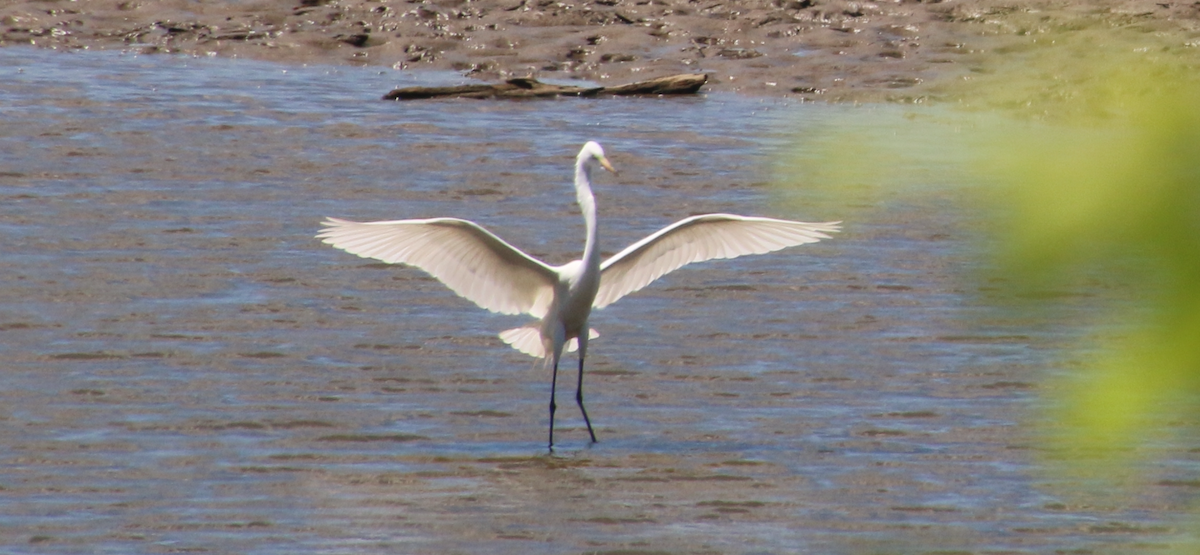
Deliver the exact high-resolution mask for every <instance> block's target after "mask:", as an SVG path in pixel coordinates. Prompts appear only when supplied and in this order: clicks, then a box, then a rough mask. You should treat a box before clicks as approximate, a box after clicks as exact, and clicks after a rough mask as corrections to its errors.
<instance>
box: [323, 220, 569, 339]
mask: <svg viewBox="0 0 1200 555" xmlns="http://www.w3.org/2000/svg"><path fill="white" fill-rule="evenodd" d="M321 223H322V225H324V226H326V227H325V229H322V230H321V232H320V233H319V234H317V238H318V239H321V240H322V241H323V242H325V243H327V244H330V245H333V246H334V247H337V248H339V249H342V250H344V251H346V252H349V253H352V254H357V255H359V256H362V257H364V258H375V259H378V260H382V261H384V262H387V263H389V264H396V263H401V264H408V265H410V266H416V267H417V268H420V269H422V270H425V271H426V272H428V273H429V274H430V275H432V276H433V277H435V278H437V279H438V280H439V281H441V282H442V283H444V284H446V286H447V287H449V288H450V289H452V290H453V291H454V292H455V293H458V294H459V295H461V296H463V297H465V298H467V299H470V300H471V301H473V302H474V303H475V304H477V305H479V306H481V307H483V308H486V309H488V310H491V311H492V312H499V313H502V314H522V313H527V314H531V315H533V316H534V317H536V318H541V317H543V316H545V315H546V311H547V310H549V307H550V302H551V300H552V299H553V298H554V286H555V284H556V283H557V281H558V274H557V273H556V272H555V271H554V269H553V268H551V267H550V266H547V265H546V264H544V263H542V262H541V261H539V260H537V259H536V258H533V257H531V256H529V255H527V254H525V253H523V252H521V251H520V250H519V249H517V248H516V247H514V246H512V245H510V244H508V243H506V242H504V240H503V239H501V238H499V237H497V236H495V235H493V234H492V233H491V232H489V231H487V230H486V229H484V228H482V227H480V226H479V225H477V224H475V223H473V222H469V221H467V220H460V219H457V218H431V219H427V220H396V221H388V222H352V221H349V220H341V219H337V218H328V219H326V220H325V221H324V222H321Z"/></svg>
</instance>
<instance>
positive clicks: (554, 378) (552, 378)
mask: <svg viewBox="0 0 1200 555" xmlns="http://www.w3.org/2000/svg"><path fill="white" fill-rule="evenodd" d="M557 383H558V357H554V373H552V374H550V450H551V451H553V450H554V411H555V410H556V409H558V405H556V404H555V403H554V388H555V387H556V385H557Z"/></svg>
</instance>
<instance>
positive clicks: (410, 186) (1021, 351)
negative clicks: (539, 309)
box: [0, 48, 1195, 554]
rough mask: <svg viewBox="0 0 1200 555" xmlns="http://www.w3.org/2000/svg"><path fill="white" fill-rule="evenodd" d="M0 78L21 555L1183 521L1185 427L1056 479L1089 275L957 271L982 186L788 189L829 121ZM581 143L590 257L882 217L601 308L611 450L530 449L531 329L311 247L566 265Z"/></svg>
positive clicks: (964, 532) (1163, 531)
mask: <svg viewBox="0 0 1200 555" xmlns="http://www.w3.org/2000/svg"><path fill="white" fill-rule="evenodd" d="M0 67H2V68H3V71H4V72H5V73H6V74H9V75H17V76H18V77H17V78H16V79H13V80H7V81H5V82H3V83H0V100H2V102H3V103H4V105H6V106H9V107H11V108H12V110H10V111H9V112H7V113H6V115H5V117H6V123H5V125H4V126H2V127H0V199H2V202H0V229H2V230H3V233H4V234H5V241H4V242H3V244H2V245H0V249H2V252H0V266H2V269H0V347H2V349H3V353H4V358H3V370H2V372H3V383H4V387H3V388H0V444H2V445H3V446H4V449H3V452H0V501H2V502H0V543H2V544H3V546H4V550H5V551H6V552H13V553H21V552H42V551H46V550H53V551H56V552H78V553H129V552H146V553H167V552H180V551H189V552H194V551H204V552H222V553H225V552H228V553H233V552H238V553H285V552H286V553H296V552H357V553H395V552H403V553H454V552H464V553H470V552H489V553H563V552H568V553H746V552H773V553H878V552H887V553H894V552H912V553H924V552H939V553H944V552H962V553H980V554H983V553H1054V552H1075V553H1083V552H1088V553H1126V552H1128V551H1129V549H1131V548H1137V549H1144V550H1150V551H1154V550H1156V549H1158V548H1160V547H1161V546H1163V545H1165V544H1166V543H1167V542H1168V541H1169V540H1170V539H1171V538H1173V537H1174V536H1175V534H1178V533H1180V532H1181V530H1182V528H1181V526H1180V524H1179V521H1178V519H1179V518H1182V517H1183V516H1184V515H1185V514H1186V508H1187V504H1188V499H1189V497H1188V494H1189V493H1190V492H1191V491H1193V490H1194V487H1195V485H1194V484H1195V482H1193V481H1190V478H1189V476H1188V474H1187V472H1186V469H1187V468H1189V465H1190V464H1194V457H1195V454H1194V453H1193V452H1191V451H1189V450H1188V446H1187V445H1180V444H1165V445H1160V446H1155V447H1154V449H1156V450H1158V451H1157V452H1159V453H1161V454H1163V457H1162V460H1163V461H1164V462H1163V463H1162V465H1161V466H1156V467H1154V468H1150V469H1144V472H1143V473H1141V474H1139V475H1137V476H1133V475H1131V476H1129V477H1127V481H1126V482H1123V483H1117V484H1112V489H1111V490H1109V491H1111V492H1112V493H1111V495H1105V494H1097V493H1085V491H1086V490H1081V489H1079V488H1077V487H1076V486H1077V485H1078V484H1077V483H1076V478H1073V477H1069V476H1068V477H1064V476H1061V475H1052V474H1047V473H1045V472H1043V471H1042V470H1041V467H1040V466H1039V465H1038V464H1036V463H1037V461H1038V460H1039V458H1041V457H1045V456H1047V455H1049V454H1050V453H1048V452H1047V449H1046V447H1045V446H1043V445H1042V444H1040V443H1038V442H1037V441H1035V438H1034V437H1032V432H1033V430H1035V429H1036V428H1035V427H1034V425H1035V423H1036V422H1035V421H1034V419H1035V418H1036V414H1037V413H1036V412H1035V411H1033V410H1032V409H1034V408H1036V406H1037V403H1038V397H1037V395H1038V393H1039V392H1040V391H1039V388H1040V385H1039V383H1040V381H1039V378H1040V377H1041V376H1042V375H1043V372H1044V371H1046V369H1047V368H1050V369H1052V370H1054V369H1061V366H1062V365H1063V364H1066V363H1064V362H1062V361H1057V362H1056V361H1054V360H1053V357H1052V352H1053V348H1055V347H1057V346H1060V345H1062V344H1064V343H1068V342H1070V341H1072V340H1074V339H1075V337H1074V336H1073V335H1072V334H1073V333H1074V332H1072V330H1073V329H1074V328H1073V326H1072V325H1069V324H1074V323H1078V322H1080V321H1084V320H1087V319H1088V318H1089V314H1090V313H1089V310H1088V306H1089V304H1090V302H1091V299H1092V296H1097V295H1105V294H1107V291H1106V290H1105V289H1104V286H1103V285H1097V286H1096V287H1095V289H1094V290H1090V291H1087V292H1085V294H1084V295H1082V296H1080V297H1078V298H1077V302H1076V303H1068V304H1072V305H1073V306H1074V308H1073V309H1069V310H1067V311H1066V312H1065V313H1063V314H1060V315H1058V316H1056V318H1058V319H1052V320H1049V321H1024V320H1017V321H1014V320H1012V319H1010V318H1009V317H1006V316H1005V315H1004V314H996V313H992V312H989V311H988V310H987V309H986V308H985V306H984V305H986V304H987V298H986V296H987V294H988V293H987V292H986V291H978V290H973V289H970V288H968V287H967V286H965V285H964V283H966V282H964V281H962V280H961V279H960V278H961V273H962V272H964V271H969V269H970V268H971V267H972V265H973V264H976V263H977V262H976V259H975V258H974V257H973V255H972V252H973V251H972V249H973V246H972V243H971V241H970V240H969V235H970V232H969V229H970V225H969V223H970V220H971V218H972V214H971V213H970V212H969V211H963V210H946V209H945V208H946V203H947V200H946V199H952V198H954V197H955V196H956V195H957V194H958V193H957V192H958V191H960V189H959V187H963V186H965V185H963V184H942V185H941V186H944V187H945V189H944V191H943V194H942V195H940V196H938V197H937V198H932V197H931V198H928V199H927V200H925V201H913V200H904V201H902V200H900V198H899V197H897V198H891V199H889V198H884V199H878V198H862V199H854V198H853V197H851V198H850V199H849V200H847V199H846V198H827V197H823V196H822V195H821V194H820V193H818V192H806V191H805V190H804V189H803V187H802V184H789V183H774V182H773V177H772V175H771V172H770V170H769V168H770V167H771V161H772V160H773V159H774V157H775V156H778V155H780V153H781V152H784V151H785V149H786V147H787V135H786V133H785V131H789V132H795V131H796V130H804V129H808V128H810V126H812V125H814V123H815V122H817V121H819V120H820V118H821V117H822V114H823V113H824V112H822V111H821V110H827V109H838V108H831V107H827V106H814V105H797V104H788V103H783V102H779V101H774V100H751V99H746V98H740V97H734V96H721V95H708V96H701V97H697V98H691V99H678V100H672V101H671V102H673V103H674V104H672V107H674V108H685V109H686V110H664V109H663V106H664V105H663V104H662V102H663V101H662V100H660V99H641V100H638V99H612V100H608V101H605V103H603V104H597V103H589V102H586V101H583V100H581V99H571V100H554V101H547V102H545V103H536V105H534V104H533V103H512V102H492V101H437V102H431V103H420V104H414V103H406V104H398V103H385V102H376V101H372V100H373V99H374V98H375V97H376V94H375V92H374V90H375V89H376V88H384V87H386V86H391V85H393V84H394V79H393V77H392V76H389V75H379V74H378V72H375V71H370V70H366V69H356V68H345V67H341V68H338V67H332V66H314V67H309V68H297V67H294V66H281V65H274V64H269V63H261V62H250V61H241V60H233V61H231V60H221V59H192V58H186V57H169V56H135V55H129V54H126V55H119V54H117V53H75V54H61V53H55V52H50V51H45V50H37V49H28V48H25V49H4V50H0ZM164 73H170V74H171V75H172V76H173V79H174V83H175V84H174V85H173V86H172V87H167V88H163V87H161V86H160V84H161V81H160V80H159V76H161V75H163V74H164ZM586 139H598V140H601V141H603V142H604V144H605V146H606V148H607V150H608V153H609V155H610V157H611V159H612V161H613V162H614V163H615V164H616V165H617V166H618V167H619V168H620V170H621V172H622V173H621V174H620V176H619V177H618V178H612V177H608V176H604V177H602V178H601V179H602V180H600V181H599V183H598V184H597V186H596V190H597V197H598V203H599V207H600V208H599V210H600V225H601V229H602V233H603V237H604V240H605V245H604V247H603V248H604V250H605V251H606V252H615V251H617V250H619V249H620V248H622V247H624V246H625V245H627V244H629V243H631V242H632V241H634V240H636V239H638V238H641V237H642V236H644V235H646V234H647V233H649V232H651V231H654V230H656V229H658V228H660V227H661V226H663V225H666V224H667V223H670V222H672V221H675V220H676V219H678V218H681V217H684V216H687V215H690V214H694V213H703V212H714V211H731V212H739V213H747V214H759V215H767V216H777V217H790V218H798V219H808V220H814V221H822V220H828V219H838V218H842V217H847V219H848V220H849V217H848V216H847V215H853V214H854V213H865V212H863V211H862V210H860V209H861V208H862V207H863V206H867V205H871V206H875V205H879V207H878V210H874V211H872V212H870V214H871V216H870V217H869V218H866V217H861V218H858V219H857V221H847V223H846V231H845V232H844V233H842V234H839V235H838V236H837V237H836V238H835V239H833V240H830V241H826V242H822V243H819V244H816V245H810V246H806V247H802V248H798V249H793V250H790V251H785V252H784V253H779V254H777V255H774V256H768V257H760V258H757V259H747V260H745V261H740V260H739V261H734V262H726V263H713V264H708V265H705V266H702V267H698V268H689V269H685V270H681V271H680V272H679V273H677V274H673V275H671V276H668V277H667V278H665V279H663V280H662V281H661V282H659V283H656V284H655V285H654V286H652V287H651V288H648V289H647V290H645V291H643V292H640V293H638V294H637V295H634V296H631V297H629V298H626V299H623V300H622V301H621V302H619V303H617V304H615V305H613V306H612V307H609V308H607V309H605V310H603V311H600V312H598V313H597V314H596V315H595V316H594V321H593V322H592V325H593V326H594V327H596V328H597V329H598V330H599V331H600V333H601V337H600V338H599V339H597V340H595V342H594V343H593V344H592V345H591V357H590V359H589V368H590V371H589V373H588V375H587V392H588V399H589V401H588V404H589V412H590V414H591V416H592V418H593V422H594V423H595V424H596V426H597V434H598V436H599V439H600V443H598V444H595V445H590V446H589V445H587V443H586V437H587V436H586V432H585V431H584V430H583V428H582V421H581V419H579V418H578V416H577V415H576V414H574V412H573V409H574V407H572V406H571V404H570V402H569V398H563V399H560V404H561V405H562V410H561V413H560V414H561V416H560V418H559V424H560V426H561V428H560V432H559V434H557V435H558V438H559V440H560V441H561V442H562V444H561V447H560V449H559V450H558V452H557V453H556V454H555V455H554V456H549V455H548V454H547V453H546V451H545V447H544V439H545V422H546V415H545V411H546V402H547V399H546V397H547V395H548V389H549V385H548V376H547V375H546V374H545V373H544V372H542V371H540V370H539V369H538V368H536V367H534V366H533V364H532V363H531V360H530V359H528V358H526V357H524V356H523V355H520V354H518V353H516V352H515V351H511V350H509V349H508V348H507V347H505V346H504V345H503V344H502V343H501V342H500V341H499V339H498V338H496V336H495V334H496V332H498V331H499V330H502V329H506V328H508V327H512V326H513V325H515V324H519V323H521V322H522V320H520V319H512V318H501V317H495V316H490V315H487V314H486V313H485V312H483V311H481V310H480V309H478V308H477V307H474V306H472V305H471V304H470V303H468V302H466V301H463V300H461V299H458V298H456V297H454V296H453V294H451V293H450V292H448V291H446V290H445V289H444V288H443V287H442V286H441V285H440V284H438V283H437V282H435V281H433V280H432V279H430V278H428V277H427V276H424V275H423V274H420V273H419V272H416V271H412V270H405V269H401V268H395V267H389V266H386V265H382V264H377V263H373V262H372V261H369V260H362V259H358V258H355V257H352V256H350V255H347V254H345V253H341V252H338V251H336V250H333V249H330V248H328V247H326V246H324V245H321V244H320V243H319V242H318V241H316V240H314V239H313V238H312V236H313V235H314V234H315V232H316V231H317V227H318V222H319V221H320V219H321V218H322V217H324V216H339V217H349V218H359V219H363V220H372V219H395V218H406V217H431V216H441V215H453V216H458V217H463V218H468V219H472V220H475V221H479V222H481V223H483V224H484V225H486V226H487V227H489V228H490V229H492V230H494V231H496V232H497V233H499V234H501V235H502V236H503V237H505V239H507V240H509V241H510V242H512V243H513V244H515V245H518V246H521V247H523V248H525V249H527V250H528V251H530V252H531V253H532V254H534V255H536V256H539V257H544V258H546V259H548V260H550V261H551V262H553V263H561V262H564V261H566V260H568V259H569V258H570V257H573V256H576V255H577V252H578V250H579V249H580V248H581V245H582V223H581V221H580V218H579V215H578V213H577V210H576V208H575V207H574V204H573V199H572V195H571V194H570V164H571V160H572V158H573V156H574V153H575V152H576V151H577V149H578V147H579V145H580V144H581V143H582V142H583V141H584V140H586ZM930 173H931V174H933V175H936V173H937V172H935V171H931V172H930ZM777 187H784V188H786V190H787V191H789V194H788V195H787V197H788V198H790V199H791V200H790V202H789V203H784V202H781V201H780V200H779V198H780V197H777V196H776V195H775V194H776V192H777V190H778V189H777ZM1068 362H1069V361H1068ZM1147 480H1149V481H1150V483H1151V485H1152V486H1153V487H1150V488H1148V490H1147V491H1148V492H1149V493H1146V494H1144V495H1124V494H1121V493H1120V490H1119V487H1120V486H1122V485H1129V484H1142V483H1144V482H1145V481H1147Z"/></svg>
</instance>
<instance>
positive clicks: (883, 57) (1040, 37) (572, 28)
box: [0, 0, 1200, 102]
mask: <svg viewBox="0 0 1200 555" xmlns="http://www.w3.org/2000/svg"><path fill="white" fill-rule="evenodd" d="M5 4H6V5H4V6H3V7H0V45H14V44H35V45H38V46H43V47H50V48H63V49H75V48H126V49H138V50H141V51H144V52H178V53H185V54H194V55H217V56H241V57H251V58H257V59H266V60H274V61H280V62H285V63H332V64H342V63H352V64H370V65H380V66H390V67H394V68H402V69H414V70H415V69H441V70H454V71H459V72H463V73H465V74H469V75H471V76H474V77H478V78H480V79H485V80H496V79H501V78H507V77H514V76H533V77H538V78H542V79H546V78H560V79H562V78H568V79H569V78H579V79H587V80H592V81H596V82H599V83H601V84H605V85H613V84H620V83H624V82H629V81H637V80H641V79H646V78H651V77H660V76H663V75H670V74H676V73H690V72H706V73H709V74H710V75H711V76H712V79H711V80H710V84H709V85H708V89H709V90H715V91H736V92H742V93H747V94H756V95H757V94H761V95H797V96H802V97H804V98H809V99H814V100H818V99H826V100H833V101H860V100H861V101H871V100H891V101H900V102H920V101H923V100H927V99H931V98H932V99H936V98H938V97H939V96H944V95H945V92H944V89H943V88H940V87H939V86H938V83H945V82H953V81H955V80H961V79H962V78H964V77H968V78H969V76H970V75H971V74H972V73H973V72H974V73H978V72H986V68H985V66H984V64H985V61H986V60H988V59H994V58H996V57H997V56H996V55H998V54H999V55H1003V54H1004V53H1006V52H1012V51H1019V50H1021V49H1027V48H1030V47H1032V46H1036V45H1041V44H1046V43H1048V42H1051V41H1052V40H1054V38H1053V37H1056V36H1059V35H1060V34H1062V33H1074V32H1078V31H1092V32H1095V31H1099V32H1100V33H1108V32H1110V31H1111V32H1112V33H1118V32H1119V33H1127V34H1128V33H1132V34H1135V35H1139V36H1143V37H1147V38H1149V39H1152V40H1153V42H1154V47H1153V48H1155V49H1159V48H1161V49H1163V50H1175V51H1179V52H1185V53H1189V54H1192V55H1194V52H1195V51H1197V50H1200V48H1197V45H1200V3H1197V2H1171V1H1167V2H1164V1H1161V0H1113V1H1099V2H1088V1H1082V0H1049V1H1046V0H1034V1H1022V0H962V1H954V0H948V1H945V2H939V1H936V0H933V1H929V2H920V1H916V2H914V1H911V0H901V1H890V2H887V1H883V2H854V1H843V0H749V1H744V2H727V1H718V0H709V1H697V0H597V1H594V2H585V1H577V0H562V1H553V0H478V1H470V0H430V1H427V0H292V1H273V0H258V1H255V0H247V1H226V2H196V1H187V0H166V1H153V2H151V1H147V0H81V1H78V2H66V1H48V2H47V1H17V2H11V3H5Z"/></svg>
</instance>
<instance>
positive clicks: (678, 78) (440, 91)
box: [383, 73, 708, 100]
mask: <svg viewBox="0 0 1200 555" xmlns="http://www.w3.org/2000/svg"><path fill="white" fill-rule="evenodd" d="M707 81H708V75H705V74H703V73H694V74H693V73H687V74H681V75H672V76H670V77H659V78H657V79H650V80H648V81H638V82H636V83H630V84H628V85H621V86H617V87H575V86H570V85H552V84H549V83H543V82H541V81H538V80H537V79H533V78H531V77H522V78H517V79H509V80H508V81H505V82H503V83H500V84H496V85H458V86H454V87H405V88H402V89H395V90H393V91H392V92H389V93H387V94H385V95H383V99H384V100H424V99H428V98H552V97H558V96H588V97H591V96H610V95H611V96H633V95H665V94H695V93H696V91H698V90H700V87H701V86H702V85H704V83H705V82H707Z"/></svg>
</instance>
